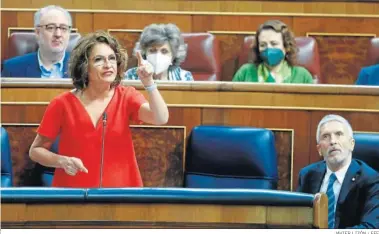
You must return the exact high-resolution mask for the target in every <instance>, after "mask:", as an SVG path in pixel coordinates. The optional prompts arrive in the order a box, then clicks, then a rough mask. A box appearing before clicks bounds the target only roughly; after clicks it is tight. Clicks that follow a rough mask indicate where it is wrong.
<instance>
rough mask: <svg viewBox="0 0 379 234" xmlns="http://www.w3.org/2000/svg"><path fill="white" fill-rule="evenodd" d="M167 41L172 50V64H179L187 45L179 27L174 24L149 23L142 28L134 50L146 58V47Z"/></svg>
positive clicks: (184, 56)
mask: <svg viewBox="0 0 379 234" xmlns="http://www.w3.org/2000/svg"><path fill="white" fill-rule="evenodd" d="M166 42H168V44H169V45H170V48H171V52H172V58H173V61H172V65H174V66H179V65H180V64H181V63H182V62H183V61H184V59H185V58H186V55H187V45H186V44H184V39H183V37H182V34H181V32H180V29H179V28H178V27H177V26H176V25H175V24H150V25H149V26H146V27H145V28H144V29H143V32H142V34H141V37H140V39H139V41H138V43H137V48H136V50H140V51H141V55H142V57H143V58H145V59H146V52H147V49H148V48H149V47H151V46H153V45H162V44H164V43H166Z"/></svg>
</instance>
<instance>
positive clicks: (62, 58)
mask: <svg viewBox="0 0 379 234" xmlns="http://www.w3.org/2000/svg"><path fill="white" fill-rule="evenodd" d="M71 27H72V19H71V15H70V13H68V11H67V10H65V9H63V8H62V7H59V6H53V5H51V6H47V7H44V8H42V9H40V10H38V11H37V12H36V13H35V15H34V28H35V34H36V37H37V41H38V46H39V49H38V51H37V52H33V53H29V54H25V55H22V56H17V57H15V58H11V59H9V60H6V61H5V62H4V66H3V70H2V73H1V76H2V77H35V78H63V77H67V64H68V60H69V57H70V54H69V53H67V52H66V48H67V46H68V42H69V38H70V31H71Z"/></svg>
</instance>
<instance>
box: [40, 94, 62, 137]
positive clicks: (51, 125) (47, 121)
mask: <svg viewBox="0 0 379 234" xmlns="http://www.w3.org/2000/svg"><path fill="white" fill-rule="evenodd" d="M63 115H64V111H63V104H62V103H61V102H60V100H59V99H57V98H55V99H53V100H52V101H51V102H50V104H49V105H48V106H47V108H46V111H45V114H44V115H43V118H42V122H41V124H40V126H39V127H38V129H37V132H38V134H40V135H42V136H45V137H48V138H50V139H51V140H55V138H56V137H57V136H58V134H59V131H60V129H61V126H62V119H63Z"/></svg>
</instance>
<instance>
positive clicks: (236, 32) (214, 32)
mask: <svg viewBox="0 0 379 234" xmlns="http://www.w3.org/2000/svg"><path fill="white" fill-rule="evenodd" d="M208 33H212V34H240V35H246V34H247V35H255V34H256V33H257V32H256V31H208Z"/></svg>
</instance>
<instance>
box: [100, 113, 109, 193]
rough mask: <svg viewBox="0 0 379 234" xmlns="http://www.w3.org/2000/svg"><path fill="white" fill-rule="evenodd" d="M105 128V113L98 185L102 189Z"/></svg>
mask: <svg viewBox="0 0 379 234" xmlns="http://www.w3.org/2000/svg"><path fill="white" fill-rule="evenodd" d="M106 126H107V113H106V112H104V113H103V131H102V134H101V159H100V160H101V161H100V185H99V187H100V188H101V187H102V181H103V164H104V144H105V127H106Z"/></svg>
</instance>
